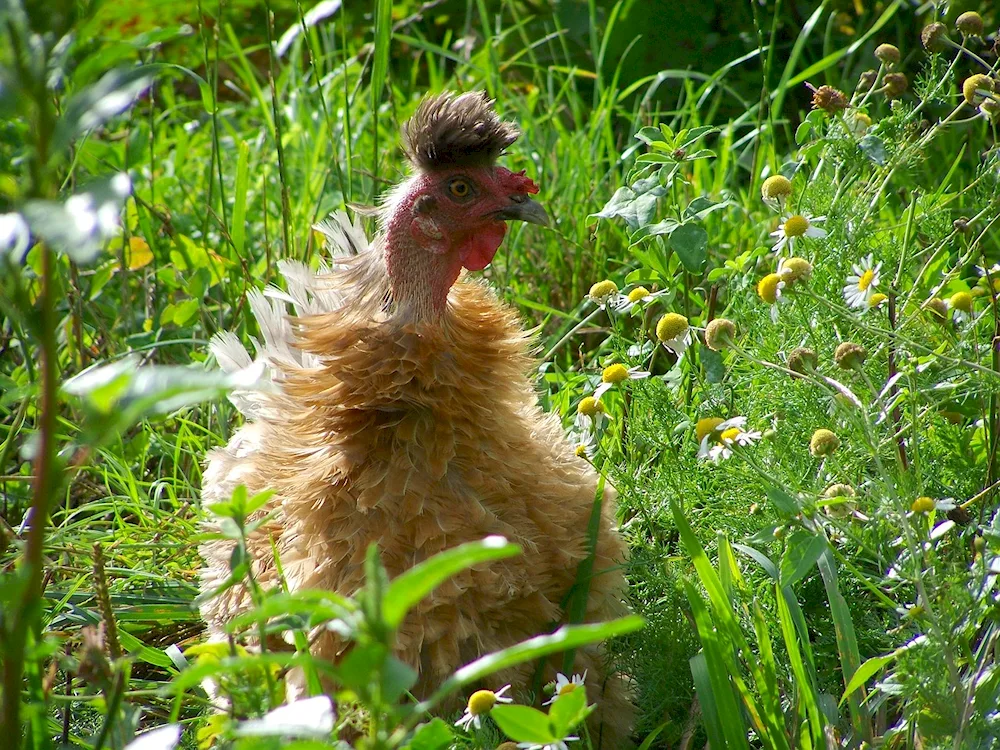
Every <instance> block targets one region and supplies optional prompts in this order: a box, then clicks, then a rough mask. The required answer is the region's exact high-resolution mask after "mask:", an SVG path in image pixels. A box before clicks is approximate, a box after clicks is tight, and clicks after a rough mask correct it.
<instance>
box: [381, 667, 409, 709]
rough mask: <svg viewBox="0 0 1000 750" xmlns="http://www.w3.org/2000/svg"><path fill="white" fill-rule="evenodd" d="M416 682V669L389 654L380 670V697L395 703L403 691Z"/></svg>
mask: <svg viewBox="0 0 1000 750" xmlns="http://www.w3.org/2000/svg"><path fill="white" fill-rule="evenodd" d="M415 684H417V671H416V670H415V669H414V668H413V667H411V666H410V665H409V664H406V663H405V662H402V661H400V660H399V659H397V658H396V657H395V656H390V657H389V658H388V659H386V661H385V665H384V667H383V670H382V699H383V700H384V701H385V702H387V703H395V702H396V701H398V700H399V699H400V698H401V697H402V695H403V693H405V692H406V691H407V690H409V689H410V688H411V687H413V686H414V685H415Z"/></svg>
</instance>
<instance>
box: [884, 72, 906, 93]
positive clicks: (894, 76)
mask: <svg viewBox="0 0 1000 750" xmlns="http://www.w3.org/2000/svg"><path fill="white" fill-rule="evenodd" d="M882 80H883V82H884V83H885V97H886V99H898V98H899V97H901V96H902V95H903V93H904V92H905V91H906V89H907V87H908V86H909V85H910V82H909V81H908V80H907V79H906V76H905V75H903V74H902V73H886V75H885V78H884V79H882Z"/></svg>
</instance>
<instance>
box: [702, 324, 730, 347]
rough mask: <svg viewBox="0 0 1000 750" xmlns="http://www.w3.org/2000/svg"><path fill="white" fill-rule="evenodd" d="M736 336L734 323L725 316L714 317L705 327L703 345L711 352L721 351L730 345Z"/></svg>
mask: <svg viewBox="0 0 1000 750" xmlns="http://www.w3.org/2000/svg"><path fill="white" fill-rule="evenodd" d="M735 338H736V325H735V324H734V323H733V321H731V320H728V319H727V318H716V319H715V320H713V321H711V322H710V323H709V324H708V326H707V327H706V328H705V346H707V347H708V348H709V349H711V350H712V351H713V352H721V351H722V350H723V349H725V348H726V347H727V346H732V344H733V339H735Z"/></svg>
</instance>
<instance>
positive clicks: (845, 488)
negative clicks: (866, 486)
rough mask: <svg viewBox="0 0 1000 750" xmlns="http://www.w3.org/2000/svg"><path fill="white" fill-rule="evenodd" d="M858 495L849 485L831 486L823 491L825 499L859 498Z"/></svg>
mask: <svg viewBox="0 0 1000 750" xmlns="http://www.w3.org/2000/svg"><path fill="white" fill-rule="evenodd" d="M857 494H858V493H857V492H855V491H854V488H853V487H851V485H849V484H831V485H830V486H829V487H827V488H826V489H825V490H823V497H857Z"/></svg>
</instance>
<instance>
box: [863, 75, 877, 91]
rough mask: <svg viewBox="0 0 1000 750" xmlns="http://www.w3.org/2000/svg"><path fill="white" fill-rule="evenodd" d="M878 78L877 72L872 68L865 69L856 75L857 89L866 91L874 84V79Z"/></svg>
mask: <svg viewBox="0 0 1000 750" xmlns="http://www.w3.org/2000/svg"><path fill="white" fill-rule="evenodd" d="M877 79H878V73H876V72H875V71H874V70H866V71H865V72H864V73H862V74H861V75H860V76H858V91H868V90H869V89H871V87H872V86H874V85H875V81H876V80H877Z"/></svg>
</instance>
